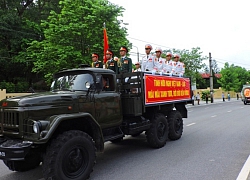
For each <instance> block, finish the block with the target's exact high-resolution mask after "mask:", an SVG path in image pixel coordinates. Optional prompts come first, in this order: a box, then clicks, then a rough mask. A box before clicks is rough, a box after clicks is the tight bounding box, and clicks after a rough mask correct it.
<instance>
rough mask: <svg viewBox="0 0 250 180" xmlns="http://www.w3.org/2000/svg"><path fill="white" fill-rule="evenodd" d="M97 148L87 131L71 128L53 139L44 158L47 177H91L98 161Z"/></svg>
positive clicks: (79, 179) (44, 172)
mask: <svg viewBox="0 0 250 180" xmlns="http://www.w3.org/2000/svg"><path fill="white" fill-rule="evenodd" d="M95 152H96V148H95V145H94V142H93V140H92V138H91V137H90V136H89V135H88V134H86V133H85V132H82V131H78V130H70V131H67V132H64V133H63V134H61V135H59V136H58V137H57V138H55V139H53V140H52V141H51V143H50V145H49V146H48V147H47V149H46V153H45V155H44V159H43V175H44V178H45V179H50V180H57V179H74V180H84V179H87V178H89V176H90V173H91V172H92V171H93V166H94V165H95V161H96V153H95Z"/></svg>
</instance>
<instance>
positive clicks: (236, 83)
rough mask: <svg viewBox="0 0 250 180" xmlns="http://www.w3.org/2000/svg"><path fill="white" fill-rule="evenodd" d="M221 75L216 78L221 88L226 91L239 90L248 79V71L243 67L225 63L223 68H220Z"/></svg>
mask: <svg viewBox="0 0 250 180" xmlns="http://www.w3.org/2000/svg"><path fill="white" fill-rule="evenodd" d="M221 75H222V77H221V78H220V79H219V80H218V82H219V83H220V84H221V86H222V88H223V89H225V90H226V91H230V90H233V91H236V92H239V91H241V89H242V86H243V84H245V83H246V82H247V81H248V80H250V79H249V72H248V71H246V69H245V68H242V67H239V66H234V64H232V65H229V63H225V65H224V68H222V70H221Z"/></svg>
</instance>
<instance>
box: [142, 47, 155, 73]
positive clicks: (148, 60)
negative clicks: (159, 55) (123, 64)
mask: <svg viewBox="0 0 250 180" xmlns="http://www.w3.org/2000/svg"><path fill="white" fill-rule="evenodd" d="M152 49H153V48H152V46H151V45H150V44H146V45H145V52H146V55H145V56H144V57H143V58H142V61H141V70H142V71H152V70H154V56H153V55H152V54H150V51H151V50H152Z"/></svg>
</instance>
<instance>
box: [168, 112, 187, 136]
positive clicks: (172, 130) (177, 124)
mask: <svg viewBox="0 0 250 180" xmlns="http://www.w3.org/2000/svg"><path fill="white" fill-rule="evenodd" d="M167 119H168V126H169V134H168V138H169V139H170V140H177V139H180V138H181V136H182V132H183V120H182V116H181V113H180V112H179V111H171V112H170V113H169V114H168V116H167Z"/></svg>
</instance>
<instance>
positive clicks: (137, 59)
mask: <svg viewBox="0 0 250 180" xmlns="http://www.w3.org/2000/svg"><path fill="white" fill-rule="evenodd" d="M132 46H134V45H132ZM134 47H135V48H136V49H137V61H138V62H139V50H138V47H137V46H134Z"/></svg>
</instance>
